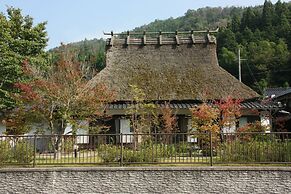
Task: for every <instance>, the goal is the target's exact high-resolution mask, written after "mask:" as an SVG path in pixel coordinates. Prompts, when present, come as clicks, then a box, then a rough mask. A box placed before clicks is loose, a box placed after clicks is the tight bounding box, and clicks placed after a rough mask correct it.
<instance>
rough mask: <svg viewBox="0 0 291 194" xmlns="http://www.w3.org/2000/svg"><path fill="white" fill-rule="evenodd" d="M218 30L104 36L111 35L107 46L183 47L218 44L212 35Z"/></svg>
mask: <svg viewBox="0 0 291 194" xmlns="http://www.w3.org/2000/svg"><path fill="white" fill-rule="evenodd" d="M218 30H219V28H217V29H216V30H209V29H208V30H197V31H195V30H191V31H178V30H176V31H174V32H166V31H161V30H160V31H156V32H153V31H142V32H134V31H126V32H122V33H114V32H113V31H111V32H110V33H106V32H103V34H104V35H109V36H111V38H108V39H107V43H106V44H107V45H108V46H113V44H118V45H125V46H129V45H143V46H145V45H159V46H162V45H181V44H204V43H206V44H216V38H215V37H214V36H213V35H212V34H213V33H217V32H218Z"/></svg>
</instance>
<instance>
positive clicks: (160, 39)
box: [159, 31, 163, 45]
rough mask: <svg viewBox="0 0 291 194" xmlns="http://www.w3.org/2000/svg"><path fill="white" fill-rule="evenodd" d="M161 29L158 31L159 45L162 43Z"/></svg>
mask: <svg viewBox="0 0 291 194" xmlns="http://www.w3.org/2000/svg"><path fill="white" fill-rule="evenodd" d="M162 43H163V41H162V31H160V32H159V45H162Z"/></svg>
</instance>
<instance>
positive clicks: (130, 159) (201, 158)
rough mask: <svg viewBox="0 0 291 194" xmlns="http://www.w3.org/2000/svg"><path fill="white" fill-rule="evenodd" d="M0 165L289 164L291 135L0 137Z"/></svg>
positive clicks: (211, 134)
mask: <svg viewBox="0 0 291 194" xmlns="http://www.w3.org/2000/svg"><path fill="white" fill-rule="evenodd" d="M0 153H1V154H0V165H32V166H36V165H63V164H105V165H121V166H122V165H129V164H209V165H215V164H241V163H243V164H256V163H266V164H271V163H280V164H291V133H219V134H217V133H208V132H207V133H173V134H161V133H157V134H96V135H60V136H56V135H34V136H0Z"/></svg>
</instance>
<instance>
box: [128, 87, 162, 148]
mask: <svg viewBox="0 0 291 194" xmlns="http://www.w3.org/2000/svg"><path fill="white" fill-rule="evenodd" d="M130 87H131V90H132V96H133V100H132V102H131V106H130V107H129V109H128V111H127V112H126V114H128V115H129V116H130V117H131V127H132V129H133V134H134V136H133V147H134V149H137V148H138V145H139V143H140V142H141V141H142V139H141V136H139V135H138V134H139V133H148V134H150V133H151V127H152V126H153V125H158V114H157V107H156V105H155V104H153V103H151V102H147V101H146V100H145V93H144V91H143V90H141V89H140V88H138V87H137V86H136V85H130Z"/></svg>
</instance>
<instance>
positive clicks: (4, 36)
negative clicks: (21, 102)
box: [0, 7, 48, 110]
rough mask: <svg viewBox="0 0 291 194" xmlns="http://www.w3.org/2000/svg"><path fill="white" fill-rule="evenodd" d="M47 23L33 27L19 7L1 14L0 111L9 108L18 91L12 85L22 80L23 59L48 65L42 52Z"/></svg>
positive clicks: (45, 42) (30, 20)
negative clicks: (13, 96)
mask: <svg viewBox="0 0 291 194" xmlns="http://www.w3.org/2000/svg"><path fill="white" fill-rule="evenodd" d="M45 25H46V23H45V22H43V23H39V24H37V25H35V26H33V19H32V18H31V17H30V16H23V15H22V14H21V10H20V9H16V8H12V7H10V8H8V9H7V17H6V16H5V15H4V14H2V13H0V26H1V28H0V110H3V109H9V108H12V107H13V106H14V105H15V101H14V100H13V98H12V94H13V93H15V92H17V89H15V88H14V87H13V84H14V83H16V82H19V81H23V80H24V76H23V72H22V69H21V64H22V62H23V61H24V60H27V61H29V63H30V64H31V65H34V66H37V67H38V68H44V67H45V66H46V64H47V55H46V53H45V51H44V49H45V47H46V45H47V41H48V39H47V33H46V31H45Z"/></svg>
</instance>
